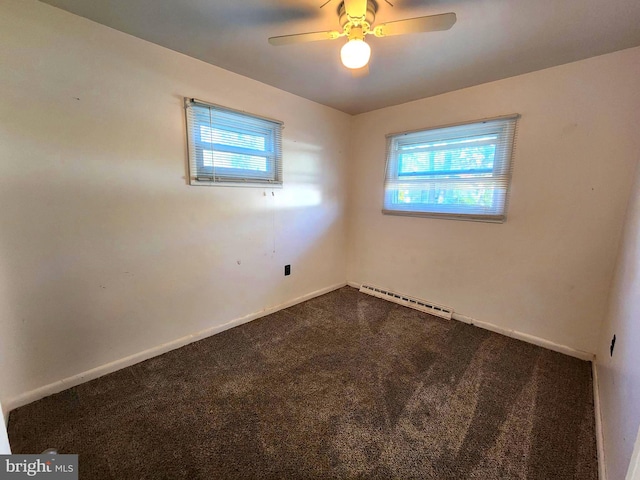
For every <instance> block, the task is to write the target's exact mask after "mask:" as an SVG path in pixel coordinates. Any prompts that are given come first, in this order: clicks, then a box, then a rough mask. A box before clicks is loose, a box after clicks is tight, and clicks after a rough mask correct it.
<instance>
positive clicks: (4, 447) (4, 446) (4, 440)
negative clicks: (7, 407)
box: [0, 403, 11, 455]
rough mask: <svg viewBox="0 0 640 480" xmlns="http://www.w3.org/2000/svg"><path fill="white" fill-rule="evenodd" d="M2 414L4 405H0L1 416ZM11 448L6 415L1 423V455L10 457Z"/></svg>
mask: <svg viewBox="0 0 640 480" xmlns="http://www.w3.org/2000/svg"><path fill="white" fill-rule="evenodd" d="M1 413H2V404H1V403H0V414H1ZM10 453H11V447H10V446H9V436H8V435H7V424H6V423H5V418H4V414H3V415H2V421H1V422H0V455H9V454H10Z"/></svg>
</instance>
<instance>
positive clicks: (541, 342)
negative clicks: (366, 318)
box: [347, 282, 594, 361]
mask: <svg viewBox="0 0 640 480" xmlns="http://www.w3.org/2000/svg"><path fill="white" fill-rule="evenodd" d="M347 285H349V286H350V287H354V288H360V287H361V286H362V284H360V283H357V282H347ZM452 318H453V319H454V320H458V321H459V322H464V323H467V324H469V325H475V326H476V327H479V328H484V329H485V330H489V331H492V332H495V333H499V334H501V335H505V336H507V337H511V338H515V339H517V340H522V341H523V342H527V343H531V344H533V345H537V346H539V347H542V348H546V349H547V350H553V351H554V352H559V353H564V354H565V355H569V356H570V357H575V358H579V359H580V360H588V361H593V359H594V354H593V353H589V352H584V351H582V350H576V349H575V348H571V347H567V346H566V345H560V344H558V343H554V342H551V341H549V340H545V339H544V338H540V337H536V336H534V335H529V334H528V333H523V332H519V331H517V330H511V329H508V328H503V327H499V326H498V325H494V324H493V323H488V322H482V321H480V320H476V319H475V318H472V317H469V316H467V315H462V314H460V313H455V312H454V313H453V315H452Z"/></svg>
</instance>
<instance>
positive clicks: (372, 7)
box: [338, 0, 378, 30]
mask: <svg viewBox="0 0 640 480" xmlns="http://www.w3.org/2000/svg"><path fill="white" fill-rule="evenodd" d="M377 11H378V4H377V3H376V2H375V0H367V13H366V15H365V18H364V21H365V22H366V23H368V27H370V26H371V25H372V24H373V22H374V21H375V19H376V12H377ZM338 16H339V17H340V20H339V21H340V26H341V27H342V28H343V29H344V27H345V25H347V24H348V23H352V24H354V26H358V25H356V24H355V22H357V21H358V19H355V18H349V16H348V15H347V11H346V10H345V8H344V2H340V5H338ZM354 21H355V22H354ZM367 30H368V28H367Z"/></svg>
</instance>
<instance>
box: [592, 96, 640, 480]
mask: <svg viewBox="0 0 640 480" xmlns="http://www.w3.org/2000/svg"><path fill="white" fill-rule="evenodd" d="M636 108H638V109H639V110H640V101H638V102H636ZM636 125H637V123H636ZM636 155H637V153H636ZM613 335H615V336H616V343H615V347H614V350H613V355H611V353H610V345H611V339H612V338H613ZM638 345H640V169H639V170H638V172H637V174H636V184H635V188H634V190H633V194H632V196H631V200H630V203H629V210H628V213H627V224H626V228H625V232H624V236H623V240H622V246H621V249H620V254H619V257H618V265H617V269H616V274H615V278H614V282H613V287H612V290H611V304H610V308H609V315H608V316H607V320H606V323H605V325H604V326H603V329H602V335H601V338H600V344H599V347H598V353H597V366H598V381H599V384H600V399H601V411H602V425H603V435H604V440H605V442H604V447H605V458H606V467H607V478H608V480H622V479H624V478H625V474H626V472H627V465H628V464H629V459H630V458H631V453H632V451H633V445H634V441H635V439H636V435H637V433H638V428H639V427H640V349H638Z"/></svg>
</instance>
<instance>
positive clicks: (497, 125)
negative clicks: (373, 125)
mask: <svg viewBox="0 0 640 480" xmlns="http://www.w3.org/2000/svg"><path fill="white" fill-rule="evenodd" d="M517 119H518V115H514V116H510V117H501V118H497V119H492V120H485V121H481V122H475V123H468V124H463V125H456V126H452V127H443V128H434V129H429V130H422V131H416V132H408V133H399V134H392V135H387V171H386V177H385V186H384V208H383V210H382V211H383V213H387V214H393V215H415V216H424V217H438V218H450V219H460V220H477V221H487V222H504V221H505V218H506V204H507V193H508V190H509V181H510V177H511V151H512V149H513V142H514V137H515V128H516V121H517Z"/></svg>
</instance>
